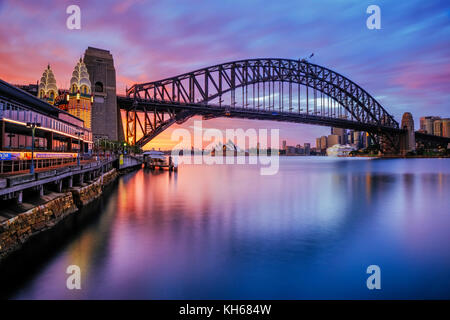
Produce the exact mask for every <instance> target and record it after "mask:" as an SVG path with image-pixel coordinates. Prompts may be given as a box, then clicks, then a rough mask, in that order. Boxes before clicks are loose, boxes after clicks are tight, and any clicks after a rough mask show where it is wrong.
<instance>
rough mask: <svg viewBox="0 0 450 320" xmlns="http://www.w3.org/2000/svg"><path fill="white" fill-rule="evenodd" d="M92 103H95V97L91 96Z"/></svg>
mask: <svg viewBox="0 0 450 320" xmlns="http://www.w3.org/2000/svg"><path fill="white" fill-rule="evenodd" d="M91 103H94V96H93V95H91Z"/></svg>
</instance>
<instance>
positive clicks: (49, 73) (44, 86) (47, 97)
mask: <svg viewBox="0 0 450 320" xmlns="http://www.w3.org/2000/svg"><path fill="white" fill-rule="evenodd" d="M38 96H39V99H42V100H44V101H46V102H47V103H49V104H54V103H55V99H56V97H57V96H58V88H57V86H56V79H55V75H54V74H53V70H52V69H51V68H50V65H47V69H45V70H44V73H43V74H42V77H41V80H40V82H39V85H38Z"/></svg>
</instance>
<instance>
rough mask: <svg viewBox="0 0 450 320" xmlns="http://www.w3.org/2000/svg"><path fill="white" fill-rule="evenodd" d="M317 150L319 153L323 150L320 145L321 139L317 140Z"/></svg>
mask: <svg viewBox="0 0 450 320" xmlns="http://www.w3.org/2000/svg"><path fill="white" fill-rule="evenodd" d="M316 149H317V150H318V151H319V150H321V149H322V148H321V145H320V138H316Z"/></svg>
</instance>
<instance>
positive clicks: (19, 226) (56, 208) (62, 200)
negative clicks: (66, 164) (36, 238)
mask: <svg viewBox="0 0 450 320" xmlns="http://www.w3.org/2000/svg"><path fill="white" fill-rule="evenodd" d="M75 211H77V207H76V206H75V203H74V201H73V198H72V193H70V192H66V193H64V194H63V195H62V196H60V197H58V198H56V199H53V200H50V201H49V202H47V203H45V204H43V205H40V206H37V207H34V208H33V209H30V210H28V211H26V212H23V213H21V214H19V215H17V216H15V217H13V218H11V219H9V220H6V221H4V222H3V223H1V224H0V259H1V258H2V257H4V256H6V255H7V254H9V253H10V252H12V251H14V250H17V249H18V248H20V247H21V245H22V244H23V243H24V242H25V241H27V240H28V239H29V238H30V237H32V236H33V235H35V234H37V233H39V232H41V231H44V230H46V229H48V228H51V227H53V226H54V225H55V224H57V223H58V222H59V221H61V220H62V219H63V218H64V217H66V216H68V215H69V214H71V213H74V212H75Z"/></svg>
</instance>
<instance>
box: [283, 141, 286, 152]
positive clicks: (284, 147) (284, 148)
mask: <svg viewBox="0 0 450 320" xmlns="http://www.w3.org/2000/svg"><path fill="white" fill-rule="evenodd" d="M286 148H287V146H286V140H283V150H285V151H286Z"/></svg>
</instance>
